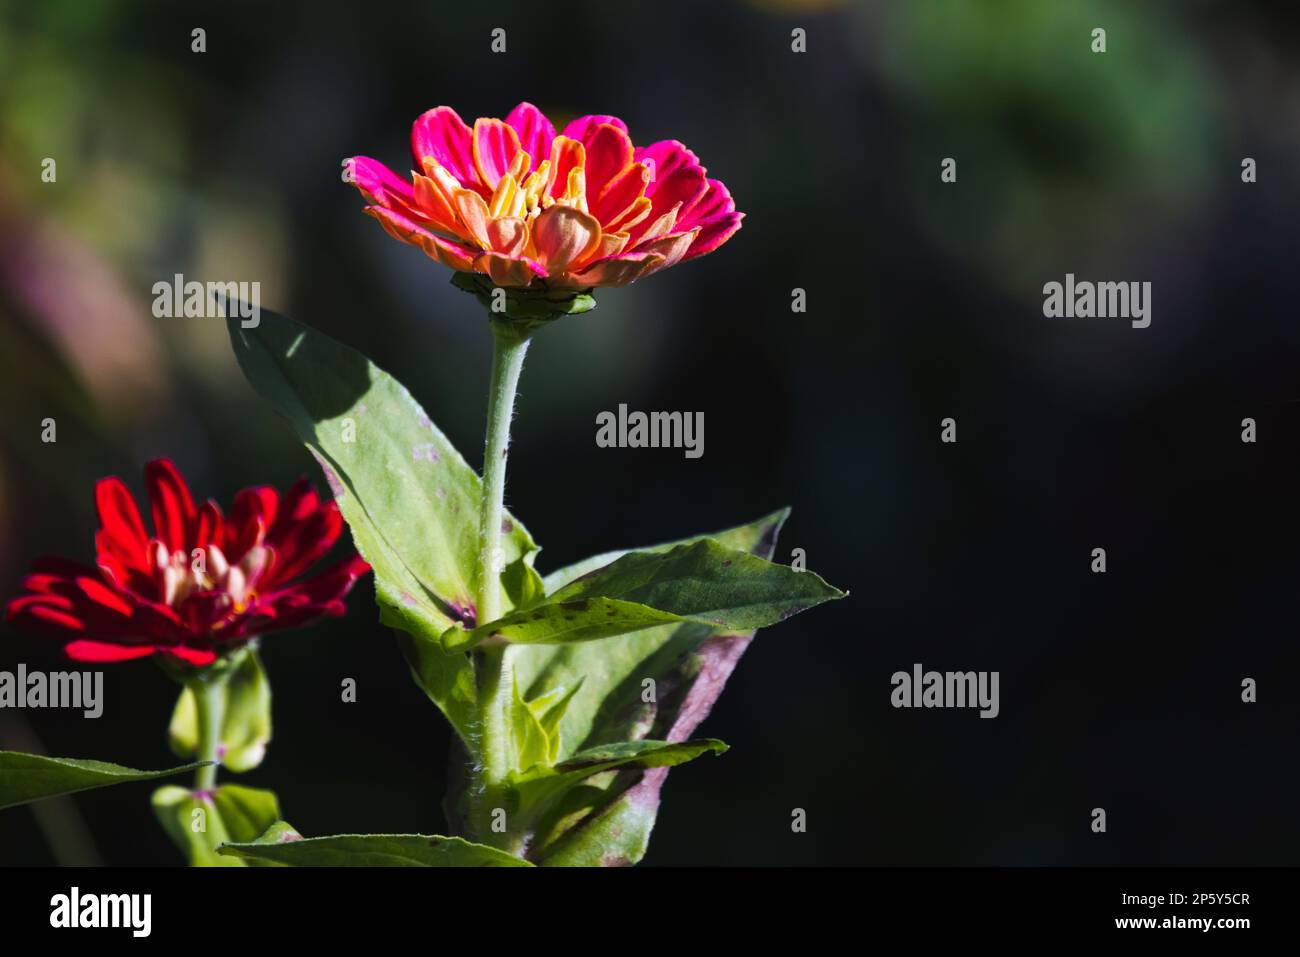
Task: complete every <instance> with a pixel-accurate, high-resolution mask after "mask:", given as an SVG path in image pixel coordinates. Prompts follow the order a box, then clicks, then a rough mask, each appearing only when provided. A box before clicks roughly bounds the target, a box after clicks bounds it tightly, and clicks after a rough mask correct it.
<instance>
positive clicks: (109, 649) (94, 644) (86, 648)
mask: <svg viewBox="0 0 1300 957" xmlns="http://www.w3.org/2000/svg"><path fill="white" fill-rule="evenodd" d="M63 650H64V652H65V653H66V654H67V656H68V657H69V658H71V659H72V660H73V661H91V662H109V661H129V660H131V659H132V658H143V657H145V656H146V655H152V654H153V653H154V650H155V649H154V646H153V645H110V644H108V643H107V642H103V641H87V640H85V639H82V640H80V641H70V642H68V644H67V646H66V647H65V648H64V649H63Z"/></svg>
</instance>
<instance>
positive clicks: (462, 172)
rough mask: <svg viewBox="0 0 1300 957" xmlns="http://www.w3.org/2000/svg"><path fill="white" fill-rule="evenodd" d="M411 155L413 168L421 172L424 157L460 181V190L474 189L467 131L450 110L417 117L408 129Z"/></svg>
mask: <svg viewBox="0 0 1300 957" xmlns="http://www.w3.org/2000/svg"><path fill="white" fill-rule="evenodd" d="M411 155H412V156H414V157H415V168H416V169H423V168H424V163H423V160H424V157H426V156H432V157H433V158H434V159H436V160H437V161H438V162H439V163H440V164H441V165H442V166H443V167H444V168H445V169H446V170H447V172H449V173H451V175H452V176H455V177H456V178H457V179H458V180H460V182H461V185H462V186H467V187H469V188H471V189H477V188H479V186H480V185H481V184H480V183H479V178H478V171H477V170H476V169H475V168H474V153H473V150H472V148H471V145H470V129H469V127H468V126H466V125H465V121H464V120H462V119H461V118H460V115H459V114H458V113H457V112H456V111H455V110H453V109H452V108H451V107H450V106H439V107H435V108H434V109H432V110H429V111H428V112H427V113H424V114H422V115H421V116H420V118H419V119H418V120H416V121H415V126H413V127H412V128H411Z"/></svg>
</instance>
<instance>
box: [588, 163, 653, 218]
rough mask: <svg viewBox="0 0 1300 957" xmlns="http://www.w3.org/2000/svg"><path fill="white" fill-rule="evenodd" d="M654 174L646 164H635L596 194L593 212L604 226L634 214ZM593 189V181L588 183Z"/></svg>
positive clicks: (592, 205) (592, 207)
mask: <svg viewBox="0 0 1300 957" xmlns="http://www.w3.org/2000/svg"><path fill="white" fill-rule="evenodd" d="M652 175H653V173H652V172H651V170H650V167H648V166H647V165H646V164H644V163H633V164H631V165H630V166H628V167H627V168H626V169H624V170H623V172H621V173H619V174H618V175H617V176H615V177H614V178H613V179H612V180H610V181H609V183H607V184H606V185H605V188H604V189H602V190H601V191H600V192H599V193H597V194H596V197H597V198H596V201H595V202H594V203H592V204H591V212H592V215H594V216H595V217H596V218H597V219H598V220H600V222H601V224H602V226H603V225H605V224H612V223H615V222H617V221H618V220H619V219H622V218H623V217H624V216H625V215H627V214H628V213H631V212H632V207H633V206H634V205H635V203H636V201H637V200H638V199H641V198H642V197H643V196H644V195H645V190H646V185H647V184H648V183H649V182H650V177H651V176H652ZM587 186H588V188H589V189H590V188H591V181H590V180H588V181H587Z"/></svg>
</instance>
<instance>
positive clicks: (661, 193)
mask: <svg viewBox="0 0 1300 957" xmlns="http://www.w3.org/2000/svg"><path fill="white" fill-rule="evenodd" d="M656 181H657V187H656V189H655V194H654V196H652V197H651V200H650V201H651V203H652V206H651V209H650V215H649V216H647V217H646V218H645V219H644V220H643V221H642V222H641V223H640V225H638V226H635V227H633V228H632V229H631V230H630V232H631V233H632V244H633V245H635V244H636V243H637V242H638V241H640V239H641V237H642V236H644V235H645V233H646V231H647V230H648V229H649V228H650V226H651V225H653V224H654V223H655V221H656V220H658V218H659V217H660V216H662V215H663V214H664V213H666V212H668V211H669V210H670V209H672V208H673V206H674V205H676V204H677V203H681V204H682V208H681V209H679V210H678V211H677V222H679V223H682V222H687V221H688V219H689V216H690V213H691V211H692V209H693V208H694V207H695V204H696V203H697V202H699V201H700V198H701V197H703V196H704V194H705V192H707V190H708V188H709V184H708V181H707V180H706V179H705V178H704V170H702V169H701V168H700V167H698V166H681V167H679V168H678V169H676V170H674V171H673V172H672V173H671V174H669V175H668V177H667V178H666V179H662V180H660V179H657V178H656Z"/></svg>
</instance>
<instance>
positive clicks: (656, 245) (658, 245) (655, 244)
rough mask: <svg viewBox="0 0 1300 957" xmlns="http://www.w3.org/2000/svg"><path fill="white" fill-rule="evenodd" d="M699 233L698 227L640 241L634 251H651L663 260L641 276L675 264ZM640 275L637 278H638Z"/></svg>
mask: <svg viewBox="0 0 1300 957" xmlns="http://www.w3.org/2000/svg"><path fill="white" fill-rule="evenodd" d="M699 234H700V228H699V227H698V226H697V227H695V228H694V229H690V230H687V231H686V232H684V233H673V234H672V235H671V236H662V237H660V238H659V239H656V240H653V241H651V242H648V243H647V242H644V241H642V242H641V244H640V245H638V246H637V247H636V252H639V253H652V254H655V255H659V256H663V257H664V261H663V262H661V263H659V264H658V265H657V266H654V267H652V268H650V269H647V270H646V271H645V272H643V273H642V274H641V276H648V275H650V273H652V272H658V271H659V270H660V269H667V268H668V267H669V266H675V265H677V264H678V263H679V262H681V261H682V257H683V256H685V255H686V251H687V250H688V249H690V248H691V243H693V242H695V237H696V236H698V235H699ZM641 276H638V277H637V278H638V279H640V278H641Z"/></svg>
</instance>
